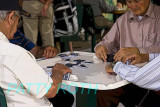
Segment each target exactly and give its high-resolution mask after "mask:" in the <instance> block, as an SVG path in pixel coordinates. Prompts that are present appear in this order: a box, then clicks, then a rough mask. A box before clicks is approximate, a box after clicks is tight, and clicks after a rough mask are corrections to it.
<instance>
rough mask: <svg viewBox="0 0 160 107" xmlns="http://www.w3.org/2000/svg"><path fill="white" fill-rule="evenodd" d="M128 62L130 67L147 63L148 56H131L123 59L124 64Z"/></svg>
mask: <svg viewBox="0 0 160 107" xmlns="http://www.w3.org/2000/svg"><path fill="white" fill-rule="evenodd" d="M127 60H130V61H131V63H130V64H132V65H134V64H137V63H144V62H147V61H149V54H132V55H129V56H127V57H126V58H125V60H124V61H123V62H124V63H125V62H126V61H127Z"/></svg>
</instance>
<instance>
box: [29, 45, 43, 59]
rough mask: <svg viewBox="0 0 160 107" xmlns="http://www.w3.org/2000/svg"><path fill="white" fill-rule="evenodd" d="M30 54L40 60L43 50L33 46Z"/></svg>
mask: <svg viewBox="0 0 160 107" xmlns="http://www.w3.org/2000/svg"><path fill="white" fill-rule="evenodd" d="M30 52H31V53H32V54H33V55H34V56H35V58H42V57H43V54H44V48H42V47H40V46H35V47H34V48H33V49H31V50H30Z"/></svg>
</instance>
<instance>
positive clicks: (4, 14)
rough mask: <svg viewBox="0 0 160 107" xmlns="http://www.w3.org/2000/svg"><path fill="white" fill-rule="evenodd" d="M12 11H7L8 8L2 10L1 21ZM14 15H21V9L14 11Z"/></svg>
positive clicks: (0, 11)
mask: <svg viewBox="0 0 160 107" xmlns="http://www.w3.org/2000/svg"><path fill="white" fill-rule="evenodd" d="M10 12H11V11H9V10H8V11H6V10H0V22H2V21H4V20H5V18H6V16H7V13H10ZM14 15H15V16H17V15H18V16H19V11H14Z"/></svg>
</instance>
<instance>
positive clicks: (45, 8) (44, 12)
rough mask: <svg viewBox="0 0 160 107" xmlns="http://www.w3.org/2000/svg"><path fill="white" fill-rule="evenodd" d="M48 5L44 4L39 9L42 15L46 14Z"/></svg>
mask: <svg viewBox="0 0 160 107" xmlns="http://www.w3.org/2000/svg"><path fill="white" fill-rule="evenodd" d="M48 7H49V6H48V5H44V6H43V7H42V9H41V14H42V16H47V9H48Z"/></svg>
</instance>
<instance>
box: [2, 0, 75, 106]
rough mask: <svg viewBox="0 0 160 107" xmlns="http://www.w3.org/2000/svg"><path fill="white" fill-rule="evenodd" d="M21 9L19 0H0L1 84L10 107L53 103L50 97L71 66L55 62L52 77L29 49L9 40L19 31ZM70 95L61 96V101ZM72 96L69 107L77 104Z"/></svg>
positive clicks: (55, 91)
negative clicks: (74, 103)
mask: <svg viewBox="0 0 160 107" xmlns="http://www.w3.org/2000/svg"><path fill="white" fill-rule="evenodd" d="M19 10H20V7H19V2H18V0H0V87H1V88H2V89H3V91H4V93H5V95H6V100H7V105H8V107H53V105H54V102H50V101H49V100H48V99H47V98H53V97H55V96H56V94H57V92H58V86H59V84H60V83H61V82H62V78H63V75H64V74H66V73H68V72H69V73H71V70H70V69H69V68H68V67H66V66H65V65H63V64H55V66H54V67H53V69H52V75H51V77H50V76H48V75H47V74H46V73H45V71H44V70H43V69H42V68H41V67H40V66H39V65H38V64H37V63H36V61H35V57H34V56H33V55H32V54H31V53H30V52H29V51H27V50H25V49H23V48H21V47H19V46H17V45H14V44H11V43H9V39H11V38H13V35H14V33H15V32H16V31H17V25H18V20H19V18H20V14H19V13H20V11H19ZM66 99H67V98H65V99H64V98H63V97H61V102H65V100H66ZM68 99H70V98H68ZM70 100H71V101H72V103H70V104H68V103H65V105H67V107H71V106H72V104H73V98H72V99H70ZM52 103H53V104H52ZM60 106H61V103H60ZM60 106H59V107H60ZM55 107H56V106H55ZM57 107H58V106H57Z"/></svg>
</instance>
